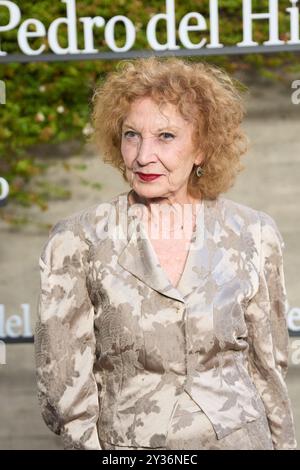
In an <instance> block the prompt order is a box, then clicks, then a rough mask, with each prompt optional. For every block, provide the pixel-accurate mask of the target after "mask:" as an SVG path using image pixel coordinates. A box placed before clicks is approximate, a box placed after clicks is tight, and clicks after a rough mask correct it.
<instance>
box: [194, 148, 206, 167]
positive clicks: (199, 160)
mask: <svg viewBox="0 0 300 470" xmlns="http://www.w3.org/2000/svg"><path fill="white" fill-rule="evenodd" d="M203 160H204V152H203V150H198V152H197V154H196V156H195V159H194V165H200V164H201V163H202V162H203Z"/></svg>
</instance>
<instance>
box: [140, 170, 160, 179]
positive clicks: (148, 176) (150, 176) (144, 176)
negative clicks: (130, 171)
mask: <svg viewBox="0 0 300 470" xmlns="http://www.w3.org/2000/svg"><path fill="white" fill-rule="evenodd" d="M136 174H137V175H138V177H139V178H140V179H141V180H142V181H153V180H156V179H157V178H159V177H160V176H161V175H157V174H152V173H147V174H146V173H139V172H136Z"/></svg>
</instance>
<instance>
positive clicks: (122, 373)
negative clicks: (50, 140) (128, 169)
mask: <svg viewBox="0 0 300 470" xmlns="http://www.w3.org/2000/svg"><path fill="white" fill-rule="evenodd" d="M283 246H284V243H283V240H282V237H281V234H280V232H279V230H278V228H277V225H276V223H275V222H274V220H273V219H272V218H271V217H270V216H269V215H268V214H266V213H264V212H262V211H257V210H254V209H252V208H250V207H248V206H245V205H243V204H239V203H237V202H234V201H232V200H230V199H227V198H224V197H221V196H220V197H218V198H217V199H215V200H203V201H201V203H200V204H199V209H198V211H197V220H196V228H195V230H194V232H193V237H192V241H191V246H190V251H189V254H188V258H187V261H186V264H185V268H184V271H183V273H182V276H181V278H180V281H179V283H178V285H177V287H176V288H175V287H174V286H173V285H172V284H171V282H170V281H169V279H168V277H167V274H166V273H165V271H164V270H163V269H162V267H161V266H160V264H159V261H158V257H157V255H156V253H155V251H154V249H153V246H152V244H151V242H150V240H149V238H148V235H147V231H146V230H145V226H144V225H143V222H142V221H141V219H140V218H139V217H138V216H137V214H136V213H135V212H134V211H133V210H132V207H130V206H129V205H128V193H122V194H119V195H117V196H116V197H115V198H113V199H112V200H111V201H108V202H106V203H105V202H102V203H100V204H97V205H95V206H92V207H89V208H88V209H86V210H83V211H81V212H77V213H76V214H73V215H71V216H69V217H67V218H65V219H63V220H60V221H59V222H57V223H56V224H55V225H54V227H53V228H52V230H51V232H50V236H49V239H48V240H47V242H46V243H45V245H44V247H43V251H42V253H41V256H40V259H39V265H40V274H41V291H40V297H39V304H38V319H37V323H36V331H35V350H36V365H37V384H38V396H39V400H40V405H41V411H42V415H43V418H44V420H45V422H46V423H47V425H48V426H49V428H50V429H51V430H52V431H53V432H55V433H57V434H60V435H61V437H62V439H63V443H64V447H65V449H123V448H137V449H143V448H148V449H149V448H151V449H156V448H158V449H208V450H209V449H294V448H296V446H297V444H296V440H295V430H294V423H293V416H292V410H291V404H290V400H289V397H288V392H287V387H286V383H285V376H286V373H287V364H288V332H287V323H286V313H287V305H288V304H287V296H286V290H285V283H284V272H283V258H282V249H283ZM170 262H171V260H170Z"/></svg>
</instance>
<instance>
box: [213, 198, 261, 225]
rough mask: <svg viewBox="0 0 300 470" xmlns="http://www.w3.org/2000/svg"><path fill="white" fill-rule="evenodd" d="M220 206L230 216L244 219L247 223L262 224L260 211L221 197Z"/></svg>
mask: <svg viewBox="0 0 300 470" xmlns="http://www.w3.org/2000/svg"><path fill="white" fill-rule="evenodd" d="M219 204H220V205H221V208H222V210H223V211H224V212H225V214H226V215H228V216H233V217H236V218H242V219H243V220H244V221H245V222H246V223H260V214H259V213H260V211H259V210H257V209H254V208H253V207H250V206H248V205H246V204H242V203H240V202H237V201H234V200H233V199H229V198H225V197H219Z"/></svg>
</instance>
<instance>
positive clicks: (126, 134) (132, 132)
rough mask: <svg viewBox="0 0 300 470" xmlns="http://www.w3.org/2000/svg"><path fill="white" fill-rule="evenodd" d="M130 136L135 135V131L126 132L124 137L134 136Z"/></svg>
mask: <svg viewBox="0 0 300 470" xmlns="http://www.w3.org/2000/svg"><path fill="white" fill-rule="evenodd" d="M128 134H135V132H134V131H127V132H124V136H125V137H132V135H128Z"/></svg>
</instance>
